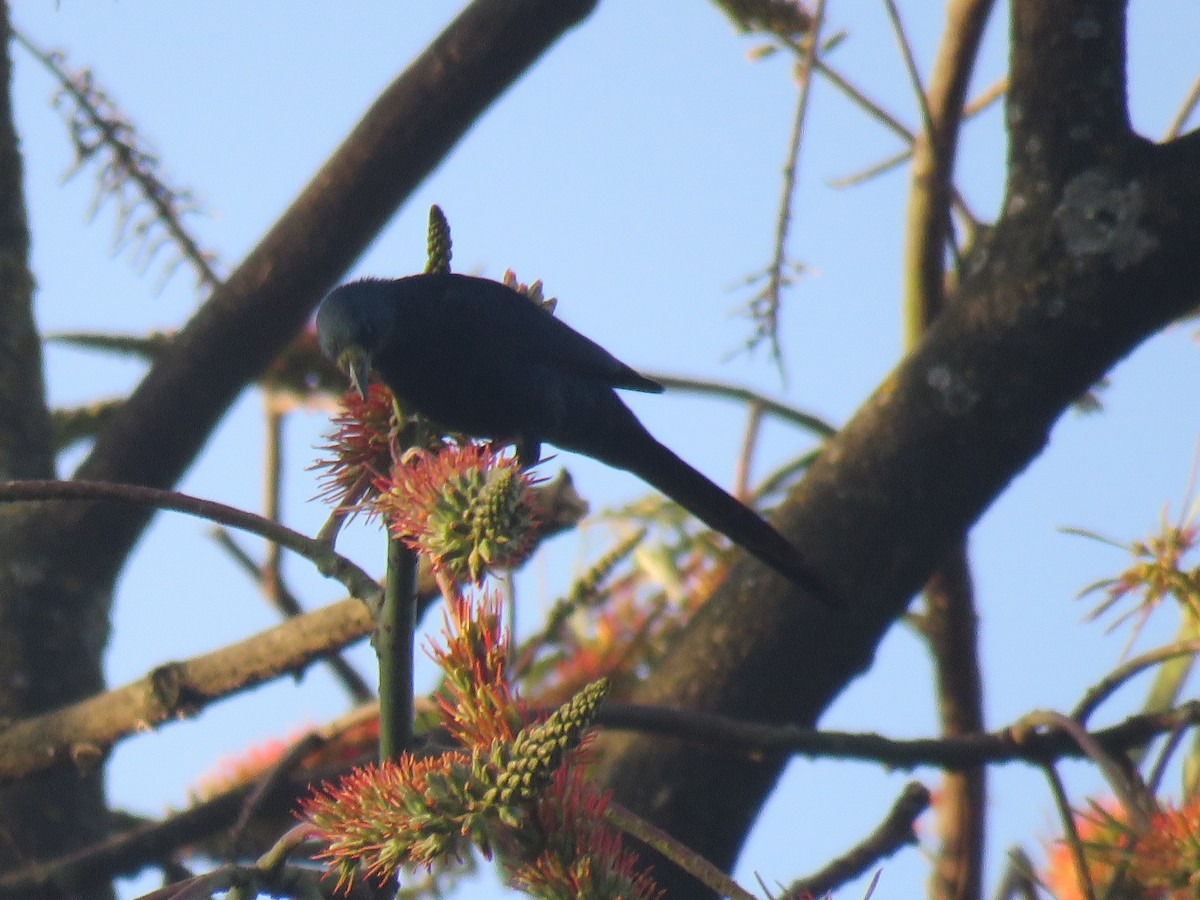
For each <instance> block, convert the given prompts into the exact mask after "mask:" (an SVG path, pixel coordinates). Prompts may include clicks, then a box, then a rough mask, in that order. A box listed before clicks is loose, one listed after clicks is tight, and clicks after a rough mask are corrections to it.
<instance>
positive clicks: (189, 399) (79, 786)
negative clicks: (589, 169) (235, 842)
mask: <svg viewBox="0 0 1200 900" xmlns="http://www.w3.org/2000/svg"><path fill="white" fill-rule="evenodd" d="M595 3H596V0H565V2H564V0H476V2H474V3H472V4H471V5H470V6H468V7H467V8H466V9H465V10H464V11H463V12H462V14H461V15H459V17H458V18H457V19H456V20H455V21H454V22H453V23H451V24H450V25H449V26H448V27H447V28H446V30H445V31H444V32H443V33H442V34H441V35H440V36H439V37H438V38H437V39H436V40H435V41H434V42H433V43H432V44H431V45H430V46H429V48H428V49H426V50H425V52H424V53H422V54H421V56H420V57H418V58H417V60H415V61H414V62H413V63H412V64H411V65H410V66H409V67H408V69H407V70H405V72H404V73H403V74H401V75H400V77H399V78H397V79H396V81H395V82H393V84H392V85H391V86H389V87H388V88H387V89H386V90H385V91H384V93H383V94H382V95H381V96H380V97H379V99H378V100H377V101H376V102H375V104H374V105H373V106H372V107H371V109H370V110H368V111H367V113H366V115H365V116H364V117H363V119H362V121H361V122H360V123H359V124H358V126H357V127H356V128H355V129H354V131H353V132H352V133H351V134H350V135H349V137H348V138H347V139H346V141H345V143H343V144H342V146H341V147H339V148H338V150H337V151H335V152H334V154H333V156H332V157H331V158H330V159H329V161H328V162H327V163H326V164H325V165H324V166H323V167H322V168H321V170H320V171H319V172H318V173H317V174H316V176H315V177H314V178H313V180H312V181H311V182H310V184H309V185H308V187H307V188H305V190H304V191H303V192H302V193H301V194H300V196H299V197H298V198H297V199H296V201H295V202H294V203H293V204H292V206H291V207H290V208H289V209H288V210H287V211H286V212H285V213H284V214H283V216H282V217H281V218H280V220H279V221H278V222H277V223H276V224H275V226H274V227H273V228H272V229H271V230H270V231H269V232H268V233H267V234H266V235H265V236H264V238H263V240H262V242H261V243H260V244H259V245H258V246H257V247H256V248H255V249H254V250H253V251H251V253H250V254H249V256H247V258H246V259H245V260H244V261H243V262H242V263H241V265H239V266H238V268H237V269H236V270H235V271H234V272H233V274H232V275H231V276H230V277H229V279H228V281H227V282H226V283H225V284H224V285H222V286H221V287H219V288H217V289H216V290H215V291H214V292H213V294H212V295H211V297H210V298H209V299H208V301H207V302H206V303H204V305H203V306H202V307H201V308H200V309H199V311H198V312H197V313H196V314H195V316H193V318H192V319H191V321H189V322H188V323H187V325H186V326H185V327H184V328H183V329H181V331H180V332H179V333H178V335H177V336H176V337H175V338H174V339H173V341H172V342H171V344H170V345H169V346H168V347H167V348H166V350H165V351H164V352H163V354H162V355H161V356H160V357H159V358H158V359H156V361H155V363H154V365H153V366H152V367H151V369H150V371H149V373H148V374H147V375H146V377H145V379H144V380H143V381H142V383H141V384H140V385H138V387H137V388H136V390H135V391H134V392H133V394H132V395H131V396H130V398H129V399H128V401H127V402H126V403H125V404H124V405H123V406H122V408H121V409H120V410H119V411H118V412H117V413H115V414H114V415H113V416H112V417H111V418H109V419H108V420H107V421H106V422H105V424H104V426H103V427H102V429H101V431H100V432H99V434H98V435H97V438H96V441H95V443H94V445H93V448H92V450H91V452H90V454H89V455H88V457H87V458H86V459H85V461H84V462H83V464H82V465H81V466H80V468H79V470H78V472H77V476H78V477H81V478H88V479H95V480H101V481H115V482H128V483H134V484H142V485H148V486H151V487H170V486H171V485H173V484H174V483H175V482H176V480H177V479H178V478H179V477H180V476H181V474H182V473H183V472H184V470H185V469H186V468H187V467H188V466H189V465H190V464H191V463H192V461H193V460H194V459H195V458H196V455H197V454H198V453H199V452H200V449H201V448H202V447H203V445H204V443H205V441H206V440H207V439H208V436H209V435H210V434H211V432H212V430H213V428H214V427H215V425H216V423H217V422H218V421H219V419H220V418H221V416H222V415H223V414H224V413H225V410H226V409H228V407H229V405H230V404H231V403H232V402H233V400H234V399H235V398H236V397H237V395H238V394H239V393H240V392H241V391H242V390H243V389H244V388H245V387H246V386H247V385H248V384H250V383H252V382H253V381H254V379H256V378H257V377H258V376H259V375H261V374H262V373H263V371H265V370H266V368H267V367H268V365H269V364H270V363H271V361H272V360H273V359H274V358H275V357H276V356H277V355H278V353H279V352H280V351H281V350H283V349H284V348H285V347H286V346H287V345H288V343H289V342H290V341H291V340H292V339H293V338H294V337H295V336H296V334H297V333H298V332H299V331H300V329H301V328H303V327H304V325H305V323H306V321H307V319H308V317H309V315H310V314H311V312H312V309H313V307H314V306H315V305H316V304H317V301H318V300H319V299H320V298H321V296H322V295H323V294H324V293H325V292H326V291H327V290H328V289H329V288H330V287H331V286H332V285H333V284H334V283H335V282H336V281H337V279H338V278H339V277H340V276H341V275H342V274H343V273H344V272H345V271H346V269H347V268H348V267H349V266H350V265H351V264H352V263H353V261H354V260H355V259H356V258H357V257H358V256H359V255H360V254H361V253H362V252H363V250H364V249H365V248H366V247H367V246H368V244H369V243H370V242H371V241H372V240H373V239H374V238H375V237H376V235H377V234H378V233H379V231H380V230H381V229H382V228H383V226H384V225H385V224H386V223H387V221H388V220H389V219H390V218H391V216H392V215H393V214H394V213H395V211H396V210H397V208H398V207H399V206H400V204H401V203H402V202H403V201H404V200H405V199H406V198H407V197H408V196H409V195H410V194H411V192H412V191H413V190H414V189H415V188H416V186H417V185H418V184H420V182H421V181H422V180H424V178H425V177H426V176H428V175H429V173H430V172H431V171H433V169H434V168H435V167H436V166H437V164H438V163H439V162H440V161H441V160H442V159H443V158H444V157H445V155H446V154H447V153H448V152H449V150H450V149H451V148H452V147H453V146H454V144H455V143H456V142H457V141H458V140H459V139H460V138H461V137H462V136H463V135H464V134H465V133H466V132H467V131H468V130H469V129H470V127H471V125H472V124H473V123H474V122H475V120H476V119H477V118H478V117H479V115H480V114H482V112H483V111H484V110H485V109H487V107H488V106H489V105H490V104H491V103H492V102H493V101H494V100H495V99H496V98H497V97H499V96H500V95H501V94H502V93H503V92H504V90H505V89H506V88H508V87H509V86H510V85H511V84H512V83H513V82H514V81H516V80H517V78H519V77H520V75H521V74H522V73H524V72H525V71H526V70H527V69H528V68H529V67H530V66H532V65H533V64H534V63H535V62H536V61H537V59H538V58H539V57H540V56H541V54H542V53H543V52H544V51H545V50H546V49H547V48H548V47H549V46H551V45H552V44H553V43H554V42H555V41H556V40H557V39H558V38H559V37H560V36H561V35H562V34H563V33H564V32H565V31H566V30H567V29H569V28H570V27H571V26H572V25H575V24H577V23H578V22H580V21H582V20H583V19H584V18H586V17H587V15H588V14H589V13H590V12H591V11H592V9H593V8H594V6H595ZM3 9H4V13H5V16H6V14H7V7H6V6H5V7H3ZM0 24H2V29H0V37H3V38H4V48H5V49H4V52H5V56H4V57H3V60H0V67H2V71H0V82H2V83H0V94H2V95H3V99H0V103H2V104H3V107H2V108H0V120H2V121H0V267H2V268H0V275H3V278H0V336H2V338H3V341H4V352H3V353H0V479H10V478H49V477H53V456H52V454H51V450H50V426H49V421H50V420H49V415H48V412H47V410H46V407H45V392H44V390H43V385H42V375H41V359H40V345H39V343H38V339H37V335H36V332H35V331H34V327H33V320H32V314H31V300H30V298H31V293H32V278H31V276H30V273H29V270H28V261H27V248H28V242H29V237H28V232H27V228H26V224H25V218H24V215H25V213H24V209H25V207H24V201H23V198H22V196H21V166H20V157H19V155H18V150H17V140H16V135H15V132H14V130H13V123H12V115H11V112H12V111H11V108H10V106H9V91H8V75H9V67H8V56H7V48H8V46H9V41H8V26H7V18H5V19H4V20H3V23H0ZM151 515H152V511H151V510H148V509H144V508H139V507H136V506H131V505H127V504H107V503H102V502H92V503H49V504H40V505H32V504H14V505H8V506H4V507H2V508H0V713H2V714H3V715H5V716H8V717H11V718H19V717H23V716H28V715H32V714H35V713H38V712H42V711H46V710H49V709H54V708H57V707H59V706H62V705H65V704H67V703H70V702H71V701H74V700H78V699H81V698H83V697H86V696H89V695H92V694H94V693H97V692H99V691H101V690H103V688H104V681H103V674H102V671H101V653H102V651H103V648H104V645H105V643H106V641H107V637H108V614H109V609H110V606H111V603H112V588H113V584H114V582H115V580H116V577H117V575H118V573H119V572H120V569H121V567H122V566H123V565H124V562H125V560H126V558H127V556H128V554H129V552H130V550H131V548H132V546H133V544H134V542H135V541H136V540H137V538H138V536H139V535H140V534H141V532H142V530H143V529H144V528H145V527H146V525H147V523H148V522H149V520H150V517H151ZM85 755H87V754H85ZM77 762H78V764H79V765H80V766H81V767H82V768H81V771H83V772H84V774H80V775H77V774H75V773H70V772H68V773H63V772H62V771H61V770H56V771H52V772H46V773H43V774H39V775H36V776H33V777H31V778H29V779H27V780H24V781H22V782H21V783H19V784H16V785H13V786H10V787H9V788H7V789H5V790H4V791H3V792H2V793H0V870H3V869H7V868H11V867H13V866H15V865H20V864H22V863H28V862H30V861H32V860H34V859H40V858H46V857H49V856H52V855H56V854H61V853H63V852H66V851H69V850H71V849H73V848H76V847H79V846H81V845H83V844H85V843H89V842H91V841H93V840H95V839H96V838H99V837H101V836H102V835H103V834H104V833H105V832H106V830H107V827H108V823H107V819H106V814H105V807H104V802H103V783H102V779H101V775H100V772H101V769H99V768H98V764H99V763H100V762H101V760H100V759H99V758H87V759H83V758H81V759H80V760H78V761H77ZM62 887H63V890H64V891H66V892H67V893H72V895H73V896H79V894H74V893H73V892H74V891H75V890H76V889H80V890H81V888H78V886H71V885H64V886H62ZM96 890H97V893H95V894H94V896H98V897H99V896H104V894H105V892H106V891H107V887H103V888H97V889H96ZM56 895H57V894H56V893H54V892H51V893H48V894H45V895H44V896H56Z"/></svg>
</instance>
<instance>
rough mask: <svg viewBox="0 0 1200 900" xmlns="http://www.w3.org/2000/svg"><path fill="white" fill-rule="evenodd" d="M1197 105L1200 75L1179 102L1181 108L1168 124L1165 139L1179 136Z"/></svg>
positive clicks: (1199, 94)
mask: <svg viewBox="0 0 1200 900" xmlns="http://www.w3.org/2000/svg"><path fill="white" fill-rule="evenodd" d="M1197 106H1200V75H1197V76H1196V80H1195V81H1193V82H1192V87H1191V89H1190V90H1189V91H1188V92H1187V96H1185V97H1184V98H1183V102H1182V103H1181V104H1179V110H1178V111H1177V112H1176V113H1175V118H1173V119H1172V120H1171V124H1170V125H1168V126H1167V130H1166V132H1165V133H1164V134H1163V140H1164V141H1171V140H1174V139H1175V138H1177V137H1179V134H1180V132H1182V131H1183V126H1184V125H1186V124H1187V121H1188V119H1190V118H1191V117H1192V113H1194V112H1195V111H1196V107H1197Z"/></svg>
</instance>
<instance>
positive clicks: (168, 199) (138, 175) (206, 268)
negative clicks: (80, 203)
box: [12, 28, 221, 289]
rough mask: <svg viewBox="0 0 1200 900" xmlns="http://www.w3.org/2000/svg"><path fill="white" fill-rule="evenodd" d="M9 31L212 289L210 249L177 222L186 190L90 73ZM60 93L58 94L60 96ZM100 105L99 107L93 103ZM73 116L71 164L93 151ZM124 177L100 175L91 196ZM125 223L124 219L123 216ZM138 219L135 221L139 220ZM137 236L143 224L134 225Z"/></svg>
mask: <svg viewBox="0 0 1200 900" xmlns="http://www.w3.org/2000/svg"><path fill="white" fill-rule="evenodd" d="M12 35H13V37H14V38H15V39H16V41H17V43H18V44H20V45H21V46H22V47H24V48H25V50H26V51H27V52H28V53H29V54H30V55H31V56H33V57H34V58H35V59H36V60H37V61H38V62H39V63H41V64H42V66H43V67H44V68H45V69H46V70H47V71H48V72H49V73H50V74H51V75H52V76H53V77H54V78H55V80H56V81H58V83H59V85H60V89H61V91H62V94H65V95H66V96H69V97H70V98H71V100H72V101H73V102H74V103H75V108H76V109H77V110H78V111H79V112H80V113H82V114H83V117H84V118H83V122H84V123H86V125H87V126H88V127H90V128H94V129H95V130H96V133H97V134H98V135H99V139H98V140H97V145H98V144H99V143H103V145H104V146H106V147H107V148H108V149H109V152H110V153H111V154H112V163H111V164H110V165H112V166H114V167H115V169H116V170H117V171H119V172H122V173H124V175H125V176H126V177H127V178H128V179H129V180H130V181H132V182H133V183H134V184H135V185H136V186H137V191H138V193H139V194H140V195H141V197H142V202H144V203H147V204H149V206H150V208H151V210H152V211H153V221H157V222H159V223H160V224H161V225H162V226H163V228H165V229H166V231H167V234H168V236H169V238H170V240H171V242H172V243H174V244H175V246H176V247H177V248H178V249H179V252H180V254H181V256H182V258H183V259H186V260H187V261H188V262H189V263H191V265H192V268H193V269H194V271H195V274H196V280H197V281H198V282H199V283H200V284H201V285H203V286H204V287H206V288H208V289H213V288H216V287H217V286H218V285H220V284H221V279H220V277H219V276H218V275H217V273H216V271H215V270H214V268H213V266H212V262H211V260H212V259H213V254H212V253H209V252H206V251H204V250H202V249H200V246H199V244H198V243H197V242H196V240H195V239H194V238H193V237H192V236H191V234H189V233H188V230H187V229H186V228H185V227H184V225H183V213H184V212H186V211H188V210H189V209H193V210H194V209H195V205H194V203H193V202H192V198H191V195H190V194H189V192H187V191H179V190H176V189H174V188H171V187H168V186H167V185H166V184H165V183H164V182H163V180H162V179H161V178H160V177H159V176H158V174H157V173H156V172H155V171H154V167H155V166H156V164H157V162H158V161H157V159H156V158H155V156H154V155H153V154H152V153H148V152H147V151H146V150H144V149H142V148H141V147H139V146H137V145H136V144H135V143H134V141H135V139H136V135H135V132H134V130H133V127H132V126H131V125H130V124H129V123H128V122H126V121H124V120H122V119H120V118H119V113H118V112H117V110H116V107H115V104H113V103H112V100H111V99H110V98H109V97H108V95H107V94H105V93H104V92H103V91H101V90H100V89H98V88H97V87H96V86H95V85H94V84H93V83H92V79H91V76H90V73H89V72H87V71H86V70H85V71H83V72H79V73H71V72H68V71H66V69H64V68H63V65H62V58H61V54H56V53H52V52H50V51H47V50H43V49H42V48H41V47H39V46H37V44H35V43H34V42H33V41H32V40H31V39H30V38H29V37H28V35H26V34H25V33H24V32H22V31H20V30H18V29H15V28H14V29H12ZM60 96H61V95H60ZM101 103H102V104H103V106H101V105H99V104H101ZM78 121H79V120H74V119H73V120H72V131H73V134H74V137H75V140H76V154H77V156H78V157H79V158H78V160H77V166H81V165H82V163H83V162H84V161H85V159H86V158H87V156H88V155H90V154H91V153H94V152H95V150H96V149H98V146H91V145H85V144H84V143H83V134H82V125H77V124H76V123H77V122H78ZM123 182H124V179H121V178H119V177H117V176H112V177H109V178H107V179H105V178H102V180H101V183H100V185H99V187H98V188H97V196H98V197H102V196H103V194H105V193H109V194H117V193H119V192H120V189H121V185H122V184H123ZM121 202H122V206H123V208H125V209H124V212H123V215H125V216H131V215H132V210H131V209H128V208H126V204H125V201H123V200H122V201H121ZM124 221H125V222H126V223H127V221H128V220H127V219H126V220H124ZM141 224H142V223H139V225H141ZM135 231H136V232H140V233H141V236H142V237H143V238H145V237H146V233H147V231H148V229H147V228H144V227H142V228H136V229H135ZM157 249H158V244H151V245H149V247H148V249H147V250H146V251H145V254H144V256H145V260H146V263H147V265H148V264H149V262H150V260H151V258H152V257H153V256H154V254H155V252H156V251H157ZM173 269H174V265H171V266H170V267H169V268H168V270H167V273H166V274H167V275H168V276H169V275H170V273H171V271H172V270H173Z"/></svg>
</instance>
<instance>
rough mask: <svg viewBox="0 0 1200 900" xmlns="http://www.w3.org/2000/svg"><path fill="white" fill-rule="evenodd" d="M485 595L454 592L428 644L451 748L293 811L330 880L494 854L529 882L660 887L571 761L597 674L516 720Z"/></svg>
mask: <svg viewBox="0 0 1200 900" xmlns="http://www.w3.org/2000/svg"><path fill="white" fill-rule="evenodd" d="M500 623H501V609H500V603H499V600H498V599H497V597H496V596H495V595H489V594H485V595H484V597H483V598H482V600H481V601H480V602H479V603H478V605H476V604H472V603H471V602H469V601H468V600H466V599H463V598H462V597H459V598H457V599H456V601H455V602H454V603H453V604H451V606H450V609H449V610H448V611H447V613H446V624H445V635H444V642H443V645H442V646H440V647H434V648H433V650H432V655H433V657H434V658H435V660H436V661H437V662H439V663H440V664H441V665H442V666H443V668H444V670H445V675H446V683H445V688H444V690H443V692H442V696H441V698H440V701H441V710H442V719H443V724H444V726H445V727H446V729H447V731H448V732H449V733H450V734H451V736H452V737H453V738H455V739H456V740H457V741H458V742H459V743H460V744H461V749H458V750H454V751H451V752H444V753H441V754H438V755H435V756H429V757H424V758H421V757H418V756H416V755H414V754H412V753H405V754H403V755H401V756H400V757H399V758H398V759H396V760H394V761H386V762H383V763H380V764H378V765H373V766H370V767H368V768H365V769H360V770H356V771H355V772H353V773H352V774H351V775H349V776H347V777H346V778H343V779H342V780H341V781H340V782H338V783H337V784H334V785H325V786H323V787H322V788H321V789H319V790H318V791H316V792H314V794H312V795H311V796H310V797H308V798H307V799H306V800H305V801H304V802H303V806H302V815H303V817H304V818H305V819H306V820H307V821H308V823H309V824H310V825H311V826H312V827H313V831H314V836H315V837H317V838H318V839H319V840H321V841H322V842H323V843H324V844H325V849H324V850H323V851H322V852H321V853H320V854H319V856H318V858H319V859H321V860H322V861H324V862H325V863H326V864H327V865H328V866H329V868H330V870H331V871H336V872H337V874H338V886H339V888H340V889H348V888H349V887H350V886H351V885H352V884H353V883H354V881H355V880H356V879H357V878H360V877H361V878H368V879H371V880H373V881H376V882H378V883H380V884H384V883H387V882H388V881H389V880H392V879H395V878H396V877H397V876H398V875H399V873H400V872H401V871H403V870H405V869H409V870H411V869H414V868H416V867H425V868H427V869H432V868H433V867H434V866H442V865H447V864H451V863H455V862H461V861H463V860H465V859H466V858H468V856H469V854H470V852H471V850H472V848H474V849H478V850H479V851H480V852H482V853H483V854H484V855H485V856H487V857H488V858H495V859H497V861H498V862H499V863H500V865H501V867H502V868H503V870H504V871H505V872H506V873H507V875H508V877H509V880H510V882H511V883H512V884H513V885H514V886H516V887H520V888H521V889H523V890H526V891H527V892H529V893H530V894H532V895H533V896H539V897H563V896H587V897H597V898H600V897H614V898H615V897H623V898H629V900H650V898H656V897H657V896H658V892H657V889H656V888H655V886H654V884H653V882H652V881H651V880H650V878H649V876H648V875H647V874H646V873H645V872H643V871H639V870H638V869H637V868H636V864H635V863H636V860H635V857H634V856H633V854H631V853H630V852H629V851H627V850H625V849H624V847H623V846H622V845H621V841H620V838H619V835H618V834H617V833H616V832H615V831H613V830H612V829H611V828H610V827H609V826H608V825H607V823H606V822H605V820H604V817H603V812H604V810H605V809H606V808H607V803H608V801H607V798H606V797H605V796H603V795H601V794H599V793H597V792H596V791H595V789H594V788H592V787H591V786H590V784H589V783H588V782H587V780H586V779H585V777H584V774H583V768H582V762H583V758H584V742H585V737H586V732H587V729H588V727H589V725H590V723H591V720H592V718H593V716H594V715H595V711H596V709H597V707H598V706H599V704H600V702H601V700H602V699H603V697H604V695H605V693H606V691H607V684H606V683H605V682H604V681H597V682H594V683H592V684H590V685H588V686H586V687H585V688H583V689H582V690H581V691H579V692H578V693H577V694H576V695H575V696H574V697H572V698H571V700H569V701H568V702H567V703H565V704H563V705H562V706H561V707H559V709H557V710H556V711H555V712H554V713H553V714H551V715H550V716H549V717H548V718H546V719H545V720H544V721H540V722H537V721H534V722H527V721H526V720H527V716H526V715H525V711H524V709H523V708H522V705H521V702H520V699H519V698H518V697H517V695H516V692H515V690H514V689H513V687H512V686H511V685H510V684H509V682H508V672H507V669H508V660H507V647H508V639H507V636H506V635H505V634H504V630H503V628H502V627H501V624H500Z"/></svg>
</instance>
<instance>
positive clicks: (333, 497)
mask: <svg viewBox="0 0 1200 900" xmlns="http://www.w3.org/2000/svg"><path fill="white" fill-rule="evenodd" d="M341 403H342V411H341V412H340V413H338V414H337V415H336V416H334V418H333V425H334V431H333V434H331V435H329V440H330V443H328V444H325V445H324V446H322V447H321V448H320V449H321V450H322V451H324V452H325V453H326V454H328V456H327V457H326V458H325V459H321V460H318V461H317V462H316V463H314V464H313V465H312V466H311V467H310V468H311V469H318V470H322V469H323V470H324V471H323V472H322V474H321V476H320V480H321V493H320V495H319V496H321V497H322V498H323V499H325V500H328V501H330V502H332V503H334V504H335V505H336V506H337V508H338V509H340V510H356V509H358V508H360V507H361V506H362V503H363V501H364V500H366V499H367V497H368V495H369V493H370V492H371V491H372V490H373V489H374V488H375V481H376V480H377V479H378V478H379V473H380V472H387V471H388V470H390V469H391V467H392V458H393V454H394V447H393V441H392V437H393V434H394V431H395V425H396V423H395V401H394V400H393V398H392V392H391V391H390V390H388V388H387V387H386V386H385V385H382V384H372V385H371V386H370V388H368V390H367V396H366V397H365V398H364V397H360V396H359V395H358V392H357V391H348V392H347V393H346V394H345V395H344V396H343V397H342V401H341Z"/></svg>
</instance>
